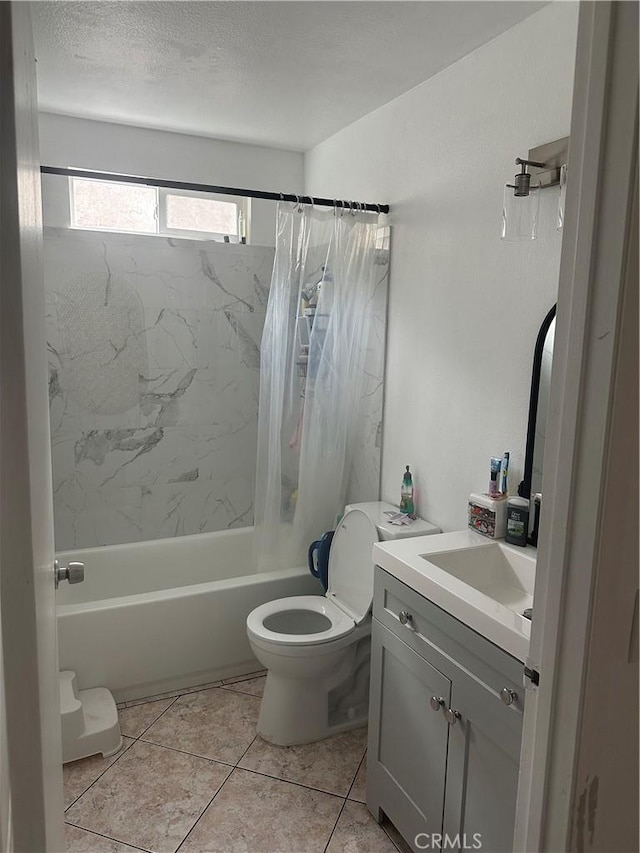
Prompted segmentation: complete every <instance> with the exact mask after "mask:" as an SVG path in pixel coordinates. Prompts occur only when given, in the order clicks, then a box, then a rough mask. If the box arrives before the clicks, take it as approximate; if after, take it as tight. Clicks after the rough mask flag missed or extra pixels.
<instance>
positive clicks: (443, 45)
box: [32, 0, 545, 151]
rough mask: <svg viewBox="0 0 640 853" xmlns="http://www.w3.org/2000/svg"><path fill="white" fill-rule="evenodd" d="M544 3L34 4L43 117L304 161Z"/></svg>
mask: <svg viewBox="0 0 640 853" xmlns="http://www.w3.org/2000/svg"><path fill="white" fill-rule="evenodd" d="M544 5H545V3H529V2H402V0H397V1H396V2H268V1H267V0H261V2H200V3H193V2H187V0H182V2H152V1H151V0H150V2H86V0H85V2H76V3H66V2H41V3H32V9H33V18H34V32H35V39H36V54H37V57H38V84H39V97H40V107H41V109H43V110H45V111H49V112H57V113H63V114H66V115H74V116H83V117H88V118H95V119H104V120H107V121H115V122H121V123H126V124H134V125H140V126H144V127H155V128H160V129H164V130H175V131H180V132H184V133H194V134H200V135H203V136H214V137H218V138H221V139H233V140H237V141H241V142H251V143H256V144H260V145H269V146H273V147H277V148H287V149H292V150H297V151H305V150H307V149H308V148H310V147H312V146H313V145H315V144H317V143H318V142H320V141H322V140H323V139H326V138H327V137H328V136H331V135H332V134H333V133H335V132H336V131H338V130H340V129H341V128H342V127H345V126H346V125H348V124H350V123H351V122H353V121H355V120H356V119H358V118H360V117H361V116H363V115H365V114H366V113H368V112H371V111H372V110H374V109H376V108H377V107H379V106H382V104H385V103H387V102H388V101H390V100H392V99H393V98H395V97H397V96H398V95H400V94H402V93H403V92H406V91H407V90H408V89H411V88H412V87H413V86H415V85H417V84H418V83H421V82H422V81H423V80H426V79H427V78H429V77H431V76H432V75H434V74H436V73H437V72H438V71H440V70H442V69H443V68H445V67H446V66H447V65H450V64H451V63H453V62H455V61H456V60H457V59H460V58H461V57H462V56H464V55H465V54H467V53H469V52H470V51H472V50H474V49H475V48H477V47H479V46H480V45H482V44H484V43H485V42H487V41H489V40H490V39H492V38H494V37H495V36H497V35H499V34H500V33H502V32H504V31H505V30H507V29H508V28H509V27H512V26H513V25H514V24H516V23H517V22H518V21H521V20H522V19H523V18H526V17H527V16H528V15H530V14H532V13H533V12H535V11H537V9H539V8H540V7H542V6H544Z"/></svg>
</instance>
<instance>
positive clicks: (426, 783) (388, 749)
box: [367, 629, 451, 838]
mask: <svg viewBox="0 0 640 853" xmlns="http://www.w3.org/2000/svg"><path fill="white" fill-rule="evenodd" d="M371 675H372V684H371V695H372V696H376V702H377V705H376V711H377V713H376V715H375V717H374V722H373V726H372V728H375V730H376V732H375V737H374V740H375V742H376V749H375V750H374V752H373V753H372V752H371V747H370V750H369V757H368V758H367V765H368V767H367V775H368V776H370V773H371V764H372V759H373V760H375V764H376V778H377V786H376V790H378V791H379V795H378V796H377V797H376V799H379V800H380V804H381V806H382V807H383V809H384V811H385V812H386V813H387V814H388V815H389V817H392V816H393V817H392V819H393V821H394V822H395V824H396V826H397V827H398V828H399V829H400V827H402V830H404V833H406V836H405V837H407V838H413V837H415V835H416V834H417V833H418V832H423V831H424V828H425V826H429V827H431V831H433V832H440V831H441V829H442V813H443V807H444V783H445V775H446V771H447V740H448V736H449V726H448V724H447V721H446V720H445V718H444V714H442V713H434V711H433V710H431V706H430V701H431V697H432V696H437V697H442V700H443V703H444V705H446V707H449V702H450V698H451V682H450V681H449V679H447V678H445V676H444V675H443V674H442V673H441V672H439V671H438V670H437V669H435V668H434V667H433V666H431V664H430V663H428V662H427V661H426V660H424V659H423V658H421V657H420V656H419V655H417V654H416V653H415V652H413V651H412V650H411V649H410V648H408V647H407V646H406V645H405V644H404V643H403V642H402V640H399V639H398V638H397V637H396V636H395V635H394V634H392V633H391V632H390V631H386V630H384V629H383V630H382V631H376V633H375V637H374V642H373V644H372V650H371ZM370 737H371V730H370ZM374 756H375V758H374ZM375 817H376V819H377V820H381V819H382V815H381V814H380V813H379V811H378V813H375ZM402 830H401V831H402Z"/></svg>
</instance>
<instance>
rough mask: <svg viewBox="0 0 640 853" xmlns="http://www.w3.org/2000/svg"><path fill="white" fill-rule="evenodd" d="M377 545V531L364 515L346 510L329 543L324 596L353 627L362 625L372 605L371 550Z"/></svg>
mask: <svg viewBox="0 0 640 853" xmlns="http://www.w3.org/2000/svg"><path fill="white" fill-rule="evenodd" d="M377 541H378V529H377V527H376V526H375V524H374V523H373V521H372V520H371V519H370V518H369V516H368V515H367V514H366V512H363V511H362V510H361V509H350V510H349V512H347V513H345V514H344V516H343V517H342V521H341V522H340V524H339V525H338V528H337V529H336V532H335V535H334V537H333V541H332V542H331V550H330V552H329V589H328V590H327V596H329V597H331V598H332V599H333V601H334V602H335V603H336V604H337V605H338V607H340V608H341V609H342V610H344V612H345V613H347V614H348V615H349V616H351V617H352V618H353V620H354V621H355V622H356V623H360V622H362V621H363V619H364V618H365V616H366V615H367V613H368V612H369V609H370V608H371V602H372V601H373V559H372V557H371V549H372V548H373V544H374V542H377Z"/></svg>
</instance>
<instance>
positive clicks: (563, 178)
mask: <svg viewBox="0 0 640 853" xmlns="http://www.w3.org/2000/svg"><path fill="white" fill-rule="evenodd" d="M566 197H567V164H566V163H563V164H562V166H560V198H559V200H558V224H557V225H556V230H557V231H562V229H563V228H564V203H565V199H566Z"/></svg>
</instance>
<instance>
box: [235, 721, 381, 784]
mask: <svg viewBox="0 0 640 853" xmlns="http://www.w3.org/2000/svg"><path fill="white" fill-rule="evenodd" d="M366 745H367V730H366V729H354V730H352V731H350V732H344V733H343V734H339V735H334V736H333V737H331V738H326V740H319V741H316V742H315V743H308V744H303V745H301V746H274V745H273V744H271V743H267V742H266V741H264V740H262V738H259V737H258V738H256V740H255V741H254V743H253V744H252V745H251V747H250V748H249V749H248V750H247V753H246V755H245V756H243V758H242V761H241V762H240V764H239V766H240V767H244V768H246V769H247V770H257V771H258V772H259V773H266V774H267V775H268V776H275V777H277V778H278V779H285V780H287V781H288V782H299V783H300V784H301V785H309V786H310V787H311V788H318V789H319V790H321V791H327V792H328V793H330V794H338V795H339V796H342V797H346V796H347V791H348V790H349V787H350V786H351V783H352V782H353V779H354V776H355V775H356V771H357V769H358V765H359V764H360V760H361V759H362V756H363V754H364V751H365V748H366Z"/></svg>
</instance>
